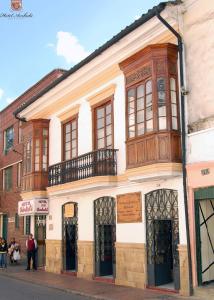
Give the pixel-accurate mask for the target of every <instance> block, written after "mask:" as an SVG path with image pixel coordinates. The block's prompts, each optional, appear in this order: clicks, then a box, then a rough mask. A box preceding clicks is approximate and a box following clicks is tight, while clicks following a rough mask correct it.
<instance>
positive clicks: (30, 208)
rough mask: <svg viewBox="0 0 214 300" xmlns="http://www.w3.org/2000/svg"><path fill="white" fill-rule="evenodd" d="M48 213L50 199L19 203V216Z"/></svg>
mask: <svg viewBox="0 0 214 300" xmlns="http://www.w3.org/2000/svg"><path fill="white" fill-rule="evenodd" d="M48 212H49V209H48V199H32V200H24V201H19V203H18V214H19V216H30V215H47V214H48Z"/></svg>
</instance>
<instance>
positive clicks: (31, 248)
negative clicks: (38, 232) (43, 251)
mask: <svg viewBox="0 0 214 300" xmlns="http://www.w3.org/2000/svg"><path fill="white" fill-rule="evenodd" d="M26 248H27V269H26V270H27V271H28V270H30V263H31V259H32V261H33V270H37V266H36V250H37V241H36V240H35V239H34V238H33V235H32V233H31V234H29V236H28V239H27V241H26Z"/></svg>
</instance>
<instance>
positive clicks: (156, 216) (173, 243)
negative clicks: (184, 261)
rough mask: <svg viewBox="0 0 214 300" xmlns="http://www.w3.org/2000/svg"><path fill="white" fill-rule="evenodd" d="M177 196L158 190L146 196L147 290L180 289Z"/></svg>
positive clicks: (165, 190) (164, 190)
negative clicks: (154, 287) (152, 288)
mask: <svg viewBox="0 0 214 300" xmlns="http://www.w3.org/2000/svg"><path fill="white" fill-rule="evenodd" d="M178 226H179V221H178V193H177V191H175V190H170V189H159V190H155V191H152V192H150V193H148V194H146V242H147V272H148V285H149V286H162V287H171V288H174V289H176V290H179V288H180V273H179V253H178V248H177V246H178V244H179V228H178Z"/></svg>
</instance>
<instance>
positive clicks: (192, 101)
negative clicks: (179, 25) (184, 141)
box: [183, 0, 214, 123]
mask: <svg viewBox="0 0 214 300" xmlns="http://www.w3.org/2000/svg"><path fill="white" fill-rule="evenodd" d="M184 8H186V9H185V10H184V11H183V25H184V26H183V38H184V47H185V50H186V51H185V52H186V70H187V84H188V86H187V87H188V90H189V92H190V93H189V95H188V115H189V123H192V122H195V121H198V120H199V119H203V118H207V117H209V116H212V115H214V105H213V101H214V96H213V95H214V84H213V70H214V38H213V28H214V1H213V0H185V1H184Z"/></svg>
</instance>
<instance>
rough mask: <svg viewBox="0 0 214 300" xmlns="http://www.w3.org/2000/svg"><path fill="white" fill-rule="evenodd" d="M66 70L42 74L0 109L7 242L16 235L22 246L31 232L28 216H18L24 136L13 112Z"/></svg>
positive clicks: (0, 181)
mask: <svg viewBox="0 0 214 300" xmlns="http://www.w3.org/2000/svg"><path fill="white" fill-rule="evenodd" d="M64 73H65V71H63V70H60V69H57V70H54V71H52V72H50V73H49V74H48V75H46V76H45V77H43V78H42V79H41V80H40V81H39V82H37V83H36V84H35V85H33V86H32V87H31V88H30V89H28V90H27V91H26V92H25V93H23V94H22V95H21V96H20V97H18V98H17V99H16V100H15V101H14V102H12V103H11V104H10V105H8V106H7V107H6V108H5V109H3V110H2V111H1V112H0V236H3V237H4V238H5V239H7V240H8V241H10V239H11V238H12V237H15V238H16V239H17V241H20V243H21V246H22V249H23V250H24V249H25V245H24V240H25V238H26V234H28V233H29V232H30V230H31V229H30V228H29V225H30V223H29V218H27V219H25V220H24V218H21V217H19V216H18V201H20V200H21V197H20V192H21V179H22V167H23V166H22V158H23V157H22V156H23V135H22V122H21V121H20V120H17V119H16V118H15V117H14V115H13V112H14V110H16V109H17V108H18V107H20V105H23V103H25V102H26V101H27V100H28V99H30V98H31V97H33V96H35V95H38V94H39V92H41V91H42V90H43V89H44V88H45V87H46V86H47V85H50V83H52V82H54V81H55V80H56V79H57V78H59V77H60V76H61V75H62V74H64Z"/></svg>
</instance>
